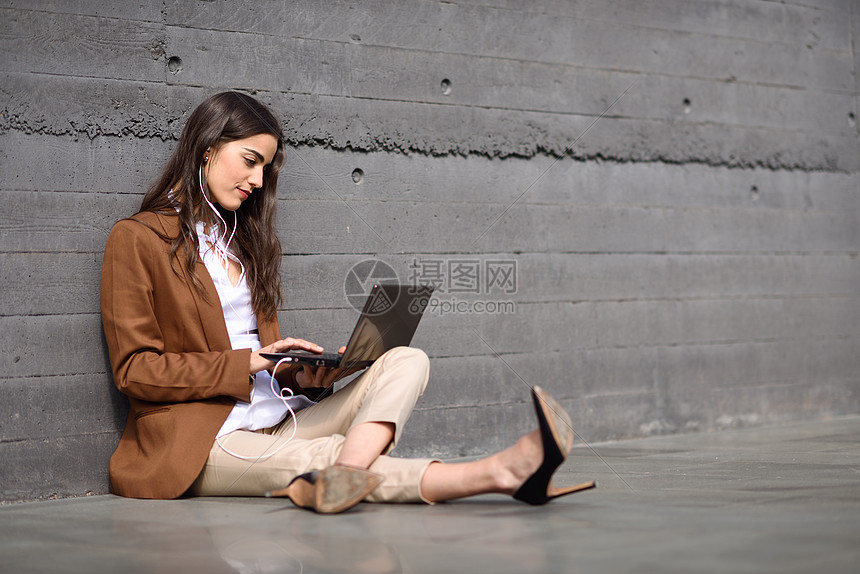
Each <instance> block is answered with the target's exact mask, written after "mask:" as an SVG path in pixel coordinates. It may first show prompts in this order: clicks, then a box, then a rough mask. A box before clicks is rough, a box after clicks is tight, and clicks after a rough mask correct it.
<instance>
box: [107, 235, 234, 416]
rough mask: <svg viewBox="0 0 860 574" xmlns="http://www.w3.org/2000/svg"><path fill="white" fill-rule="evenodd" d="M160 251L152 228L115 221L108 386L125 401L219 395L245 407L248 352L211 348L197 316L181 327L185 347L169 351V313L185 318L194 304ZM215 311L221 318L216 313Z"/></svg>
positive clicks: (109, 274)
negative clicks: (110, 383)
mask: <svg viewBox="0 0 860 574" xmlns="http://www.w3.org/2000/svg"><path fill="white" fill-rule="evenodd" d="M166 246H167V244H166V243H165V242H164V241H163V240H162V239H160V238H159V237H158V235H156V233H155V232H153V231H152V230H151V229H148V228H147V227H146V226H145V225H143V224H141V223H138V222H135V221H130V220H124V221H121V222H119V223H118V224H117V225H116V226H114V229H113V230H112V231H111V234H110V236H109V237H108V241H107V244H106V246H105V255H104V263H103V266H102V278H101V312H102V322H103V324H104V331H105V338H106V341H107V345H108V351H109V354H110V361H111V368H112V370H113V377H114V383H115V384H116V386H117V388H118V389H119V390H120V391H122V392H123V393H125V394H126V395H128V396H130V397H134V398H137V399H141V400H144V401H152V402H163V403H164V402H167V403H176V402H185V401H195V400H202V399H210V398H214V397H225V396H226V397H231V398H233V399H237V400H243V401H249V400H250V391H251V384H250V380H249V372H248V367H249V364H250V355H251V350H250V349H238V350H232V349H230V348H229V344H227V345H226V347H227V348H224V349H211V348H209V344H208V342H207V341H208V340H209V339H208V338H207V333H205V331H204V326H203V324H202V323H203V321H202V320H201V319H199V316H198V315H197V314H196V312H195V313H194V314H193V316H194V317H195V318H196V319H197V320H196V321H191V320H189V321H184V322H182V340H183V341H186V340H187V341H189V342H188V343H187V344H185V343H183V345H181V347H183V348H169V347H171V345H169V344H168V343H167V341H168V337H166V334H167V333H166V332H165V328H164V327H165V324H167V325H171V326H172V328H173V330H174V331H175V330H176V327H175V323H176V316H172V317H169V319H171V321H167V319H168V315H175V313H180V312H184V313H189V311H188V309H189V308H194V307H195V301H194V295H193V293H192V292H191V291H192V290H193V289H194V287H192V286H189V285H188V284H187V282H186V281H184V280H182V279H181V278H180V277H178V276H176V274H175V273H174V272H173V270H172V269H171V267H170V261H169V251H168V249H167V248H166ZM166 290H173V292H170V293H166V292H165V291H166ZM186 294H187V295H186ZM159 297H162V300H158V298H159ZM182 297H185V298H186V299H187V301H183V300H182ZM164 300H167V301H168V303H169V304H168V305H167V308H166V307H165V304H164V303H163V301H164ZM173 303H176V304H173ZM180 303H182V304H180ZM171 304H173V311H172V310H171V309H170V305H171ZM213 309H215V312H217V313H219V314H220V312H221V311H220V307H218V308H214V306H213ZM174 311H175V313H174ZM189 315H191V314H189ZM221 321H222V322H223V318H222V319H221ZM176 339H177V337H175V336H174V337H172V338H170V341H175V340H176ZM227 341H228V343H229V338H228V339H227ZM173 347H177V345H176V343H175V342H174V344H173Z"/></svg>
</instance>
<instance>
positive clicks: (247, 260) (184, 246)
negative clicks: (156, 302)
mask: <svg viewBox="0 0 860 574" xmlns="http://www.w3.org/2000/svg"><path fill="white" fill-rule="evenodd" d="M259 134H271V135H273V136H274V137H275V138H276V139H277V141H278V147H277V151H276V152H275V157H274V159H273V160H272V164H271V165H270V166H269V168H268V169H267V170H265V171H264V173H263V187H262V188H260V189H256V190H254V193H253V194H251V196H250V197H249V198H248V199H246V200H245V201H244V202H242V205H241V207H239V209H237V210H236V235H235V237H234V238H233V241H232V243H231V244H230V245H231V250H232V251H233V253H234V254H235V255H236V256H237V257H238V258H239V260H240V261H242V264H243V265H244V266H245V273H246V280H247V283H248V287H249V288H250V290H251V305H252V306H253V308H254V312H255V313H257V314H258V315H260V316H262V317H263V318H265V319H274V318H275V317H276V316H277V309H278V307H279V306H280V304H281V279H280V274H279V272H278V269H279V267H280V262H281V242H280V241H279V240H278V236H277V234H276V233H275V207H276V205H277V185H278V172H279V171H280V169H281V166H282V165H283V163H284V143H283V140H284V136H283V133H282V131H281V123H280V121H278V119H277V118H276V117H275V115H274V114H273V113H272V111H271V110H270V109H269V108H268V107H266V106H265V105H264V104H262V103H260V102H259V101H257V100H256V99H254V98H252V97H251V96H248V95H245V94H241V93H238V92H222V93H220V94H216V95H214V96H212V97H210V98H209V99H207V100H205V101H204V102H203V103H201V104H200V105H199V106H197V108H196V109H195V110H194V112H192V114H191V116H190V117H189V118H188V121H187V122H186V124H185V127H184V128H183V130H182V135H180V137H179V143H178V144H177V145H176V149H174V150H173V154H172V155H171V156H170V159H169V160H167V163H166V164H165V165H164V167H163V168H162V170H161V173H160V174H159V175H158V177H157V178H156V179H155V181H153V182H152V184H151V185H150V186H149V189H148V190H147V192H146V195H145V196H144V197H143V202H142V203H141V206H140V211H152V212H155V213H162V214H176V212H177V210H178V212H179V213H178V215H179V221H180V233H179V235H177V236H176V237H163V239H165V241H169V242H170V243H171V248H170V258H171V266H172V267H173V270H174V272H175V273H176V274H177V275H179V276H180V277H181V276H182V273H181V272H180V271H179V269H178V268H177V265H178V264H179V262H180V257H182V258H184V263H185V264H184V267H185V269H186V270H187V272H188V274H189V276H190V277H191V281H192V282H193V284H194V286H195V287H196V288H197V290H198V291H199V292H200V293H202V292H203V284H202V282H201V281H200V277H199V276H198V275H197V273H195V271H194V268H195V265H196V263H197V261H198V260H199V257H200V256H199V252H198V246H199V242H198V239H197V231H196V225H197V222H198V221H203V222H204V223H206V224H208V225H214V226H216V227H218V228H223V226H222V224H221V221H220V220H219V219H218V217H216V215H215V214H214V213H213V212H212V210H211V209H210V208H209V206H208V205H206V202H205V199H204V198H203V194H202V193H201V186H202V187H203V188H204V189H207V188H206V181H205V179H204V181H202V182H201V181H200V175H199V174H200V172H201V167H202V165H203V157H204V155H206V151H207V150H208V149H209V148H212V149H215V148H216V147H217V146H218V145H219V144H224V143H227V142H230V141H235V140H239V139H243V138H247V137H252V136H255V135H259ZM207 192H208V189H207ZM216 208H217V209H218V210H219V211H220V212H221V216H222V217H223V218H224V220H225V221H227V222H230V221H231V220H233V216H232V214H231V213H229V212H227V211H225V210H223V209H221V207H220V206H217V205H216ZM228 224H229V223H228ZM222 231H227V232H228V233H229V231H230V230H223V229H222ZM180 253H181V254H182V255H181V256H180Z"/></svg>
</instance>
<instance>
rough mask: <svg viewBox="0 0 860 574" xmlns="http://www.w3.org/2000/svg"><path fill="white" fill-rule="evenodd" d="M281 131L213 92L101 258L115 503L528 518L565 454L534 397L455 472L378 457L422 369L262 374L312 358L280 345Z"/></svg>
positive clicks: (300, 344) (551, 414)
mask: <svg viewBox="0 0 860 574" xmlns="http://www.w3.org/2000/svg"><path fill="white" fill-rule="evenodd" d="M279 126H280V123H279V121H278V120H277V118H276V117H275V116H274V115H273V114H272V112H271V111H270V110H269V109H268V108H267V107H266V106H264V105H262V104H261V103H260V102H258V101H257V100H255V99H254V98H251V97H250V96H247V95H243V94H240V93H236V92H224V93H220V94H217V95H215V96H213V97H211V98H209V99H207V100H206V101H204V102H203V103H202V104H200V105H199V106H198V107H197V108H196V109H195V111H194V112H193V113H192V114H191V117H189V119H188V122H187V124H186V125H185V128H184V130H183V132H182V135H181V137H180V139H179V143H178V145H177V147H176V149H175V151H174V152H173V155H172V156H171V157H170V159H169V160H168V162H167V164H166V165H165V166H164V168H163V169H162V171H161V174H160V175H159V176H158V178H157V179H156V180H155V182H154V183H153V184H152V186H151V187H150V188H149V190H148V191H147V193H146V195H145V197H144V198H143V203H142V205H141V208H140V212H139V213H137V214H136V215H134V216H132V217H131V218H129V219H124V220H122V221H120V222H119V223H117V224H116V226H115V227H114V228H113V230H112V231H111V234H110V237H109V238H108V241H107V245H106V247H105V257H104V266H103V269H102V290H101V310H102V319H103V322H104V330H105V335H106V339H107V344H108V349H109V352H110V360H111V366H112V369H113V376H114V381H115V384H116V385H117V387H118V388H119V389H120V391H122V392H123V393H125V394H126V395H127V396H128V397H129V405H130V412H129V416H128V421H127V423H126V427H125V431H124V433H123V435H122V438H121V440H120V444H119V446H118V447H117V450H116V452H115V453H114V455H113V457H112V458H111V462H110V480H111V488H112V490H113V492H115V493H116V494H119V495H122V496H130V497H138V498H176V497H179V496H182V495H184V494H190V495H203V496H218V495H231V496H262V495H267V494H269V495H274V496H286V497H289V498H290V499H291V500H292V501H293V502H294V503H295V504H297V505H299V506H302V507H306V508H312V509H314V510H316V511H318V512H323V513H332V512H340V511H342V510H345V509H347V508H350V507H351V506H353V505H354V504H356V503H357V502H359V501H361V500H371V501H388V502H413V501H424V502H437V501H442V500H450V499H454V498H460V497H463V496H469V495H474V494H481V493H490V492H496V493H507V494H511V495H513V496H514V497H515V498H517V499H519V500H523V501H525V502H528V503H532V504H543V503H545V502H547V501H548V500H549V499H550V498H553V497H555V496H560V495H562V494H568V493H570V492H574V491H576V490H581V489H583V488H588V487H590V486H593V483H586V484H584V485H579V486H577V487H573V488H568V489H562V490H558V489H555V488H554V487H553V486H552V485H551V481H550V478H551V475H552V473H553V472H554V471H555V469H556V468H557V467H558V466H559V465H560V464H561V463H562V462H563V461H564V459H565V457H566V456H567V454H568V451H569V450H570V447H571V443H572V440H573V431H572V428H571V426H570V421H569V419H568V417H567V415H566V414H565V413H564V411H563V410H562V409H561V407H560V406H559V405H558V404H557V403H556V402H555V401H554V400H553V399H552V398H551V397H550V396H549V395H547V394H546V393H545V392H544V391H542V390H540V389H538V388H536V389H535V390H534V392H533V398H534V403H535V408H536V412H537V415H538V420H539V425H540V428H539V429H538V430H535V431H533V432H532V433H529V434H527V435H526V436H524V437H522V438H521V439H520V440H519V441H518V442H517V443H516V444H515V445H513V446H512V447H510V448H509V449H507V450H504V451H501V452H499V453H496V454H494V455H492V456H489V457H487V458H484V459H481V460H478V461H474V462H468V463H457V464H444V463H441V462H439V461H436V460H431V459H402V458H392V457H389V456H387V453H388V452H389V451H390V450H391V449H392V448H394V446H395V445H396V444H397V441H398V439H399V438H400V435H401V433H402V431H403V425H404V424H405V422H406V420H407V419H408V417H409V415H410V413H411V411H412V409H413V407H414V406H415V403H416V401H417V400H418V398H419V397H420V396H421V394H422V392H423V391H424V387H425V385H426V384H427V379H428V376H429V370H428V360H427V356H426V355H425V354H424V353H423V352H422V351H420V350H417V349H412V348H406V347H401V348H397V349H394V350H392V351H389V352H388V353H386V354H385V355H383V356H382V357H381V358H380V359H378V360H377V361H376V362H375V363H374V364H373V365H371V366H370V367H369V368H368V369H367V370H366V371H365V372H364V373H362V374H361V375H360V376H359V377H357V378H356V379H355V380H354V381H352V382H350V383H349V384H348V385H347V386H345V387H344V388H343V389H341V390H339V391H338V392H336V393H334V394H331V395H330V396H328V397H326V398H324V399H322V400H320V401H319V402H316V401H314V400H313V397H318V396H319V394H320V391H321V390H324V389H327V388H329V387H331V386H332V384H333V383H334V382H335V381H337V380H338V379H340V378H342V377H344V376H346V375H347V374H350V373H348V372H344V371H343V370H341V369H325V368H312V367H308V366H305V367H295V366H286V367H284V368H280V369H278V370H277V373H275V367H276V365H275V364H273V363H272V362H271V361H268V360H266V359H265V358H263V357H262V356H261V353H264V352H282V351H287V350H293V349H302V350H307V351H312V352H320V351H322V348H321V347H319V346H318V345H316V344H314V343H311V342H309V341H306V340H303V339H298V338H292V337H287V338H285V339H284V338H282V337H281V334H280V333H279V330H278V323H277V308H278V306H279V304H280V302H281V299H280V298H281V293H280V287H281V285H280V279H279V273H278V267H279V262H280V258H281V246H280V243H279V241H278V238H277V235H276V233H275V205H276V203H277V197H276V188H277V179H278V171H279V170H280V168H281V166H282V164H283V158H284V149H283V145H284V144H283V136H282V134H281V130H280V127H279Z"/></svg>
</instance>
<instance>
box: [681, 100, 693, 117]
mask: <svg viewBox="0 0 860 574" xmlns="http://www.w3.org/2000/svg"><path fill="white" fill-rule="evenodd" d="M692 103H693V102H691V101H690V98H684V101H683V104H684V113H685V114H689V113H690V110H692V107H691V106H692Z"/></svg>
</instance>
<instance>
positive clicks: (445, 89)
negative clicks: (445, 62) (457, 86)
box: [441, 78, 451, 96]
mask: <svg viewBox="0 0 860 574" xmlns="http://www.w3.org/2000/svg"><path fill="white" fill-rule="evenodd" d="M441 87H442V95H443V96H448V95H451V80H449V79H448V78H445V79H444V80H442V84H441Z"/></svg>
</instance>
